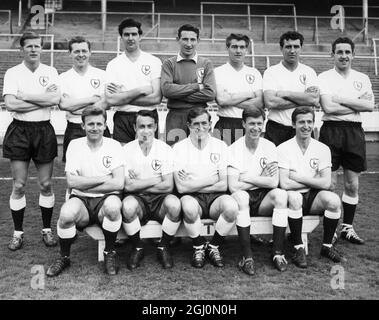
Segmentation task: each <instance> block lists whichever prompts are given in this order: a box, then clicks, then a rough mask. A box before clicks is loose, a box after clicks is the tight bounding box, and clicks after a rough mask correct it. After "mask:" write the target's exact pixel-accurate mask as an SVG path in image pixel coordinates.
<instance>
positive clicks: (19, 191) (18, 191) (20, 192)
mask: <svg viewBox="0 0 379 320" xmlns="http://www.w3.org/2000/svg"><path fill="white" fill-rule="evenodd" d="M12 194H13V195H15V196H17V198H19V197H23V196H24V195H25V182H24V181H15V182H14V183H13V190H12Z"/></svg>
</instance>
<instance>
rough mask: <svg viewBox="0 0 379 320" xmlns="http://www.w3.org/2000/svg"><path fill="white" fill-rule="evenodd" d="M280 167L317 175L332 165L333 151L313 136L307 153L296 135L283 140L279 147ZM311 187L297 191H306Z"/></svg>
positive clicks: (308, 174)
mask: <svg viewBox="0 0 379 320" xmlns="http://www.w3.org/2000/svg"><path fill="white" fill-rule="evenodd" d="M277 151H278V165H279V168H283V169H288V170H294V171H297V172H299V173H301V174H304V175H305V176H307V177H311V178H313V177H315V176H316V175H317V174H319V172H320V171H322V170H324V169H325V168H328V167H331V166H332V162H331V153H330V149H329V147H328V146H327V145H325V144H323V143H322V142H320V141H317V140H315V139H313V138H311V142H310V143H309V146H308V148H307V150H306V151H305V153H304V154H303V152H302V151H301V149H300V147H299V145H298V143H297V141H296V137H293V138H291V139H290V140H288V141H285V142H283V143H282V144H280V145H279V146H278V147H277ZM309 190H310V188H303V189H299V190H297V191H299V192H301V193H304V192H308V191H309Z"/></svg>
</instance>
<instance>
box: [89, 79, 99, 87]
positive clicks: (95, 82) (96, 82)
mask: <svg viewBox="0 0 379 320" xmlns="http://www.w3.org/2000/svg"><path fill="white" fill-rule="evenodd" d="M91 86H92V87H93V88H94V89H97V88H98V87H99V86H100V80H99V79H91Z"/></svg>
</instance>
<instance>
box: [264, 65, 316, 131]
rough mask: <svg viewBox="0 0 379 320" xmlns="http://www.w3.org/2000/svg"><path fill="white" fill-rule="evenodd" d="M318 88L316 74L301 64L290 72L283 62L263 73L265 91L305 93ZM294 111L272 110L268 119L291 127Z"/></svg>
mask: <svg viewBox="0 0 379 320" xmlns="http://www.w3.org/2000/svg"><path fill="white" fill-rule="evenodd" d="M313 86H315V87H318V80H317V74H316V72H315V71H314V70H313V69H312V68H311V67H309V66H307V65H305V64H302V63H299V64H298V66H297V68H296V69H295V70H294V71H290V70H288V69H287V68H286V67H285V66H283V63H282V62H279V63H278V64H276V65H274V66H271V67H269V68H267V69H266V71H265V72H264V73H263V91H266V90H274V91H279V90H289V91H294V92H305V90H307V89H308V88H310V87H313ZM293 110H294V109H286V110H278V109H270V110H269V112H268V117H267V118H268V119H269V120H272V121H275V122H278V123H280V124H282V125H285V126H291V125H292V121H291V115H292V112H293Z"/></svg>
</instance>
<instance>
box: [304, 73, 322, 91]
mask: <svg viewBox="0 0 379 320" xmlns="http://www.w3.org/2000/svg"><path fill="white" fill-rule="evenodd" d="M307 76H308V79H307V82H306V86H305V88H306V89H308V88H311V87H319V84H318V78H317V74H316V71H314V70H313V69H312V68H309V71H308V75H307Z"/></svg>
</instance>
